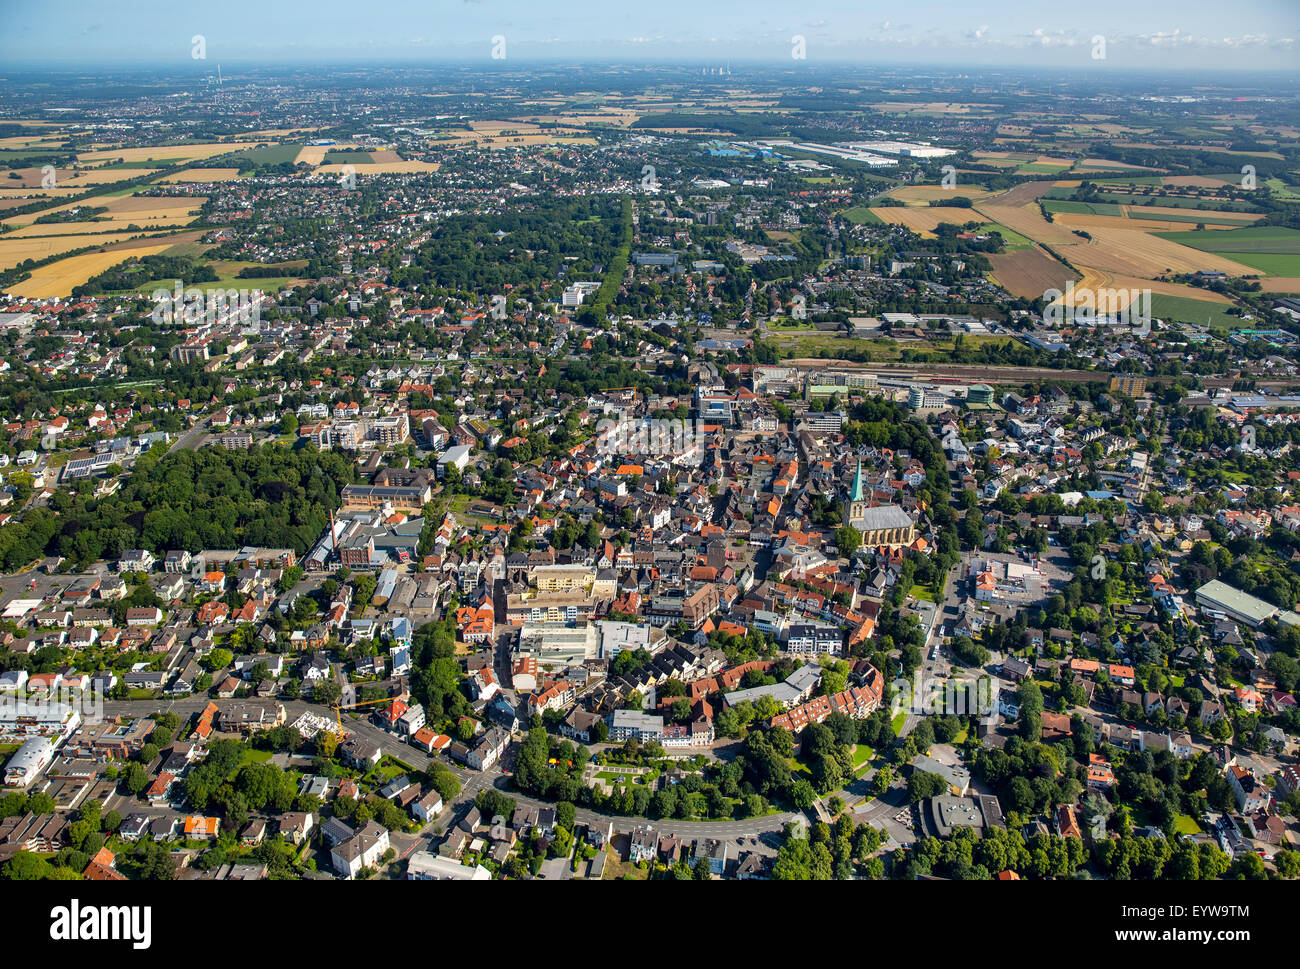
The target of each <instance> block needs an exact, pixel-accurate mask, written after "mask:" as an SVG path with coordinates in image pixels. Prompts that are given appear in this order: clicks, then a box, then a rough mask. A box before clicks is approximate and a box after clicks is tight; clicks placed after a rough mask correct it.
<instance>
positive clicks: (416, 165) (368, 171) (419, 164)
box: [316, 161, 439, 175]
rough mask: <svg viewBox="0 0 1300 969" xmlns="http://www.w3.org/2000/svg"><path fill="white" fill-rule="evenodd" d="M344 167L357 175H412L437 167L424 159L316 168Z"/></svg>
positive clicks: (338, 168) (340, 170)
mask: <svg viewBox="0 0 1300 969" xmlns="http://www.w3.org/2000/svg"><path fill="white" fill-rule="evenodd" d="M344 168H350V169H351V170H352V171H353V172H355V173H356V174H358V175H412V174H421V173H424V172H436V171H437V170H438V168H439V166H438V164H437V163H436V162H426V161H398V162H383V163H382V164H380V163H372V164H369V165H321V166H320V168H318V169H316V170H317V171H318V172H326V173H329V172H342V171H343V169H344Z"/></svg>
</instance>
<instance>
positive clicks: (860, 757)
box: [853, 744, 876, 770]
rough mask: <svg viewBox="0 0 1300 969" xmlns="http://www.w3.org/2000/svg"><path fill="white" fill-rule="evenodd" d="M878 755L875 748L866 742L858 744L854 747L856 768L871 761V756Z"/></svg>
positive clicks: (854, 764)
mask: <svg viewBox="0 0 1300 969" xmlns="http://www.w3.org/2000/svg"><path fill="white" fill-rule="evenodd" d="M875 756H876V752H875V750H873V749H872V748H871V747H868V746H867V745H866V744H856V745H854V747H853V767H854V769H855V770H856V769H857V768H859V767H863V766H865V765H866V764H868V763H870V762H871V758H873V757H875Z"/></svg>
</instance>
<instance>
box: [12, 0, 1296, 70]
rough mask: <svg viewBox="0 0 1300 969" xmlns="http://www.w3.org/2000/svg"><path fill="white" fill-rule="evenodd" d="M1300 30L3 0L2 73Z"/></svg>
mask: <svg viewBox="0 0 1300 969" xmlns="http://www.w3.org/2000/svg"><path fill="white" fill-rule="evenodd" d="M1297 41H1300V0H1233V2H1230V3H1225V2H1223V0H1215V2H1208V0H1084V2H1082V3H1080V2H1068V0H1066V2H1061V0H1055V2H1053V0H901V2H900V0H892V2H881V0H798V2H791V0H781V2H777V0H744V2H733V0H713V2H701V0H549V2H547V0H420V2H416V0H391V2H385V0H373V2H359V0H311V2H300V0H216V2H213V0H42V2H33V0H0V72H3V71H5V70H11V69H16V68H24V69H26V68H38V69H39V68H49V69H52V70H53V69H58V70H86V69H93V68H96V67H99V66H104V67H116V68H122V67H143V68H147V67H175V66H178V65H181V64H185V63H190V64H195V63H196V62H197V63H198V64H202V63H203V62H204V61H206V62H207V66H210V64H211V63H212V62H214V61H215V62H225V63H230V64H236V63H260V64H264V65H266V66H269V67H274V66H275V65H277V64H285V65H289V64H320V63H329V62H340V63H342V62H347V63H353V64H358V63H375V62H387V63H402V64H426V65H432V64H437V63H439V62H443V61H453V60H456V61H467V60H468V61H473V60H489V59H491V58H492V56H493V53H494V52H495V53H496V54H497V56H498V58H500V57H501V55H504V59H506V60H511V59H515V60H523V61H528V60H540V59H555V60H567V61H575V60H583V61H592V62H621V61H626V62H628V63H647V62H678V63H682V62H685V63H700V64H704V65H712V64H725V63H727V62H732V63H743V62H746V61H766V62H771V63H781V62H785V63H806V64H807V65H809V66H815V65H816V64H817V63H818V62H824V63H828V64H829V63H837V64H843V63H855V64H861V65H864V66H870V65H872V64H902V63H918V64H945V65H948V66H952V67H964V66H971V67H981V66H984V67H993V66H998V67H1017V68H1018V67H1024V68H1060V69H1067V70H1068V69H1073V68H1080V67H1094V68H1097V69H1099V70H1103V69H1107V68H1112V69H1121V70H1122V69H1157V70H1193V71H1208V70H1216V71H1217V70H1251V69H1254V70H1296V69H1297V68H1300V45H1298V44H1297ZM200 52H201V53H202V54H203V57H198V56H197V55H198V54H199V53H200ZM1098 52H1100V53H1101V54H1103V55H1104V56H1100V57H1099V56H1096V55H1097V53H1098ZM799 54H802V55H803V56H802V57H800V56H798V55H799ZM196 66H197V64H196Z"/></svg>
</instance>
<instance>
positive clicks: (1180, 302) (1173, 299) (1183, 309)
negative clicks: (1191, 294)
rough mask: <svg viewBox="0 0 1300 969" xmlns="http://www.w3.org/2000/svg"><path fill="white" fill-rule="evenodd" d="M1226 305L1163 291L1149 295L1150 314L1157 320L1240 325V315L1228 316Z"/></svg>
mask: <svg viewBox="0 0 1300 969" xmlns="http://www.w3.org/2000/svg"><path fill="white" fill-rule="evenodd" d="M1226 310H1227V306H1225V305H1223V304H1220V303H1212V302H1210V301H1208V300H1203V299H1184V298H1182V297H1178V296H1167V295H1165V294H1164V293H1153V294H1152V295H1151V314H1152V315H1153V316H1154V317H1155V318H1156V319H1158V320H1165V321H1166V322H1174V323H1196V324H1199V325H1201V326H1207V327H1210V328H1212V329H1224V328H1228V327H1237V326H1241V317H1240V316H1230V315H1229V314H1228V313H1227V312H1226Z"/></svg>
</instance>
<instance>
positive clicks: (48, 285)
mask: <svg viewBox="0 0 1300 969" xmlns="http://www.w3.org/2000/svg"><path fill="white" fill-rule="evenodd" d="M170 246H171V243H170V242H166V243H163V244H161V245H159V244H155V245H149V246H139V247H137V248H133V249H132V250H131V256H153V255H157V254H158V253H160V252H162V251H163V250H164V249H168V248H170ZM127 258H128V257H127V256H126V255H124V254H123V253H122V251H121V250H118V251H116V252H87V253H83V254H82V255H80V256H69V257H68V258H67V259H60V260H59V261H58V262H53V263H50V264H49V265H48V266H41V267H40V268H38V269H33V270H32V275H31V278H30V279H25V280H23V281H22V282H21V283H15V284H14V285H13V286H10V287H9V288H8V289H7V290H6V292H8V293H11V294H13V295H14V296H26V297H30V298H32V299H48V298H50V297H56V296H70V295H72V287H74V286H80V285H81V284H82V283H84V282H86V280H88V279H90V278H91V277H92V276H98V275H99V274H100V273H102V272H103V271H104V270H106V269H110V268H112V267H113V266H116V265H117V264H118V263H120V262H123V261H125V260H126V259H127Z"/></svg>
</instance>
